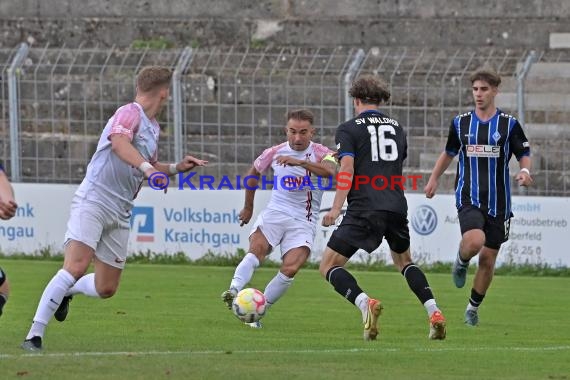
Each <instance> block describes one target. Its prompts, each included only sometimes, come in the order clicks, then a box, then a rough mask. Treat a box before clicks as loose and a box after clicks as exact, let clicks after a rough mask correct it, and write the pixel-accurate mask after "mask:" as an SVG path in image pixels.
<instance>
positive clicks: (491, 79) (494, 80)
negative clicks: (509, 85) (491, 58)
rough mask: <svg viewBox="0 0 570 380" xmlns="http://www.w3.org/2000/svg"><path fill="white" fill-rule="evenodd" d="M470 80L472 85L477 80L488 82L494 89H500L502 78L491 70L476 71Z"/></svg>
mask: <svg viewBox="0 0 570 380" xmlns="http://www.w3.org/2000/svg"><path fill="white" fill-rule="evenodd" d="M469 79H470V80H471V84H473V83H474V82H475V81H476V80H482V81H484V82H487V83H489V84H490V85H491V86H493V87H499V85H500V84H501V77H500V76H499V74H497V72H496V71H495V70H493V69H489V68H482V69H478V70H476V71H475V72H474V73H473V74H471V76H470V77H469Z"/></svg>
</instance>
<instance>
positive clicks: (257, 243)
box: [222, 226, 272, 309]
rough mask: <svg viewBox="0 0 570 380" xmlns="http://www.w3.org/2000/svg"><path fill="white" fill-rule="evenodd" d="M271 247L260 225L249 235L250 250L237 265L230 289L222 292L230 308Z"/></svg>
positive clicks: (223, 298) (224, 300) (223, 299)
mask: <svg viewBox="0 0 570 380" xmlns="http://www.w3.org/2000/svg"><path fill="white" fill-rule="evenodd" d="M271 248H272V246H271V245H270V243H269V241H268V240H267V238H266V237H265V235H264V234H263V232H261V229H260V227H259V226H258V227H257V229H256V230H255V231H254V232H253V233H252V234H251V235H250V237H249V250H248V252H247V254H246V255H245V256H244V257H243V259H242V260H241V261H240V263H239V264H238V266H237V267H236V269H235V271H234V276H233V277H232V281H231V282H230V287H229V289H228V290H226V291H225V292H223V293H222V301H223V302H224V303H225V304H226V306H227V307H228V309H231V308H232V301H233V299H234V298H235V296H236V294H237V293H238V292H239V291H240V290H242V289H243V288H244V287H245V285H246V284H247V283H248V282H249V281H251V278H252V277H253V272H254V271H255V269H256V268H257V267H258V266H259V265H260V264H261V263H262V262H263V260H264V259H265V257H266V256H267V255H268V254H269V253H270V252H271Z"/></svg>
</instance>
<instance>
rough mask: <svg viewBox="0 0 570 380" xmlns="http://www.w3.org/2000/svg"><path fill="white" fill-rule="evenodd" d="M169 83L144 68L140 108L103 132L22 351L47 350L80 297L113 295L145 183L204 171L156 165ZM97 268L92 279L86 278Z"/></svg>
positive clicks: (163, 73)
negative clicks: (47, 339)
mask: <svg viewBox="0 0 570 380" xmlns="http://www.w3.org/2000/svg"><path fill="white" fill-rule="evenodd" d="M171 77H172V73H171V71H170V69H168V68H166V67H158V66H151V67H145V68H143V69H142V70H141V72H140V73H139V74H138V76H137V81H136V86H137V89H136V98H135V101H134V102H133V103H129V104H126V105H124V106H122V107H120V108H119V109H118V110H117V111H116V112H115V114H114V115H113V116H112V117H111V118H110V119H109V121H108V122H107V125H106V126H105V128H104V129H103V133H102V134H101V138H100V139H99V143H98V145H97V150H96V151H95V154H94V155H93V157H92V158H91V161H90V162H89V165H88V166H87V173H86V175H85V178H84V179H83V182H81V185H80V186H79V188H78V189H77V191H76V192H75V195H74V197H73V201H72V204H71V211H70V217H69V221H68V223H67V232H66V234H65V243H64V256H65V258H64V262H63V268H62V269H60V270H59V271H58V272H57V273H56V274H55V276H54V277H53V278H52V279H51V281H50V282H49V283H48V284H47V286H46V288H45V290H44V292H43V294H42V296H41V299H40V302H39V305H38V308H37V311H36V314H35V316H34V319H33V323H32V326H31V328H30V331H29V333H28V335H27V336H26V339H25V341H24V343H22V348H23V349H25V350H28V351H39V350H41V349H42V337H43V335H44V331H45V328H46V326H47V324H48V322H49V320H50V319H51V316H52V315H55V318H56V319H57V320H58V321H63V320H65V318H66V316H67V312H68V307H69V301H70V299H71V297H72V296H73V295H74V294H77V293H82V294H85V295H87V296H90V297H98V298H109V297H112V296H113V295H114V294H115V292H116V291H117V287H118V286H119V280H120V277H121V273H122V270H123V268H124V266H125V260H126V258H127V244H128V238H129V226H130V225H129V220H130V216H131V209H132V207H133V199H134V198H135V197H136V195H137V193H138V191H139V190H140V188H141V186H142V183H143V180H144V179H145V178H149V177H151V176H152V175H153V173H156V172H162V173H168V174H170V175H174V174H176V173H178V172H186V171H188V170H190V169H192V168H194V167H195V166H203V165H205V164H206V161H202V160H199V159H196V158H194V157H192V156H186V157H184V159H183V160H182V161H180V162H178V163H177V164H165V163H160V162H158V161H157V157H158V154H157V147H158V136H159V132H160V128H159V125H158V122H157V121H156V119H155V117H156V115H158V113H159V112H160V110H161V109H162V107H163V105H164V104H165V103H166V102H167V100H168V94H169V87H170V80H171ZM154 178H156V176H154ZM163 180H165V178H164V176H163ZM163 183H164V184H165V182H163ZM91 262H93V265H94V273H90V274H87V275H86V274H85V273H86V271H87V269H88V267H89V264H90V263H91Z"/></svg>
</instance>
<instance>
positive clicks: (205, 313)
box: [0, 260, 570, 380]
mask: <svg viewBox="0 0 570 380" xmlns="http://www.w3.org/2000/svg"><path fill="white" fill-rule="evenodd" d="M1 265H2V267H3V268H4V269H5V271H6V272H7V274H8V277H9V279H10V281H11V285H12V294H11V298H10V300H9V302H8V304H7V305H6V307H5V309H4V315H3V316H2V317H0V379H81V380H87V379H265V378H270V379H272V380H275V379H342V380H346V379H354V378H360V379H368V378H370V379H371V378H378V379H410V378H413V379H438V380H442V379H495V378H496V379H570V317H568V315H569V312H568V305H569V301H570V297H569V294H570V293H569V289H570V278H568V277H566V278H549V277H510V276H497V277H496V278H495V280H494V282H493V285H492V288H491V289H490V291H489V293H488V297H487V299H486V300H485V302H484V304H483V307H482V308H481V310H480V326H478V327H476V328H470V327H467V326H464V325H463V311H464V308H465V305H466V302H467V297H468V295H469V286H466V287H465V288H464V289H456V288H455V287H454V286H453V284H452V281H451V276H450V275H442V274H429V273H428V274H427V276H428V279H429V281H430V283H431V286H432V289H433V290H434V292H435V294H436V298H437V301H438V304H439V305H440V307H441V308H442V310H443V312H444V314H445V316H446V318H447V320H448V332H447V334H448V338H447V340H445V341H429V340H428V339H427V334H428V323H427V315H426V313H425V311H424V308H423V307H422V306H421V305H420V304H419V302H418V301H417V299H416V298H415V296H414V295H413V294H412V293H411V292H410V290H409V289H408V287H407V284H406V282H405V280H404V279H403V278H402V276H401V275H400V274H398V273H387V272H354V274H355V276H356V277H357V279H358V280H359V282H360V285H361V286H362V287H363V288H364V289H365V290H366V291H367V292H368V293H369V294H370V295H371V296H374V297H377V298H380V299H381V300H382V302H383V304H384V313H383V315H382V316H381V318H380V323H381V332H380V336H379V339H378V340H377V341H374V342H364V341H362V337H361V336H362V326H361V323H360V314H359V312H358V311H357V310H356V308H354V307H353V306H352V305H351V304H349V303H348V302H347V301H345V300H344V299H342V298H341V297H340V296H339V295H338V294H337V293H336V292H334V290H333V289H332V287H331V286H330V285H329V284H327V283H326V282H325V281H324V280H323V279H322V278H321V277H320V275H319V274H318V272H317V271H315V270H302V271H301V272H300V273H299V274H298V276H297V278H296V279H295V282H294V284H293V286H292V287H291V289H290V290H289V292H288V293H287V294H286V295H285V297H284V298H283V299H281V300H280V302H279V303H277V304H276V305H275V306H273V308H272V309H271V310H270V311H269V312H268V314H267V315H266V316H265V318H264V319H263V320H262V322H263V324H264V327H263V329H260V330H256V329H251V328H249V327H248V326H245V325H243V324H241V323H240V322H239V321H238V320H237V319H236V318H235V317H234V316H233V314H232V313H231V312H230V311H229V310H227V309H226V308H225V307H224V306H223V304H222V302H221V300H220V298H219V297H220V294H221V293H222V291H223V290H225V289H226V287H227V285H228V283H229V280H230V278H231V276H232V274H233V268H230V267H196V266H188V265H184V266H176V265H156V264H155V265H144V264H129V265H127V268H126V270H125V272H124V275H123V279H122V284H121V286H120V288H119V291H118V293H117V294H116V295H115V297H113V298H111V299H108V300H98V299H90V298H87V297H84V296H76V297H75V299H74V300H73V301H72V303H71V307H70V313H69V316H68V319H67V320H66V321H65V322H63V323H59V322H57V321H55V320H52V321H51V323H50V325H49V326H48V329H47V332H46V336H45V338H44V352H43V353H42V354H35V355H32V354H26V353H24V352H22V350H21V349H20V348H19V345H20V343H21V341H22V339H23V338H24V336H25V335H26V333H27V330H28V328H29V324H30V321H31V319H32V317H33V314H34V312H35V307H36V305H37V301H38V299H39V297H40V295H41V292H42V291H43V288H44V286H45V284H46V283H47V281H48V280H49V279H50V278H51V276H52V275H53V274H54V273H55V271H57V269H58V268H59V267H60V265H61V263H57V262H45V261H25V260H2V263H1ZM275 271H276V269H264V268H261V269H259V270H258V271H257V272H256V275H255V276H254V278H253V281H252V283H251V284H250V285H251V286H253V287H256V288H258V289H261V290H263V288H264V287H265V284H266V283H267V281H269V280H270V279H271V277H272V276H273V275H274V273H275ZM471 279H472V277H471V275H470V277H469V278H468V285H469V284H470V283H471Z"/></svg>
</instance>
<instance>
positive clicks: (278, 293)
mask: <svg viewBox="0 0 570 380" xmlns="http://www.w3.org/2000/svg"><path fill="white" fill-rule="evenodd" d="M294 279H295V278H294V277H287V276H285V275H284V274H283V273H281V272H278V273H277V274H276V275H275V277H273V278H272V279H271V281H269V283H268V284H267V286H266V287H265V291H264V292H263V293H264V294H265V300H266V301H267V307H269V306H271V305H273V304H274V303H275V302H277V300H279V298H281V297H282V296H283V294H285V292H286V291H287V289H289V287H290V286H291V284H292V283H293V280H294Z"/></svg>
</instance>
